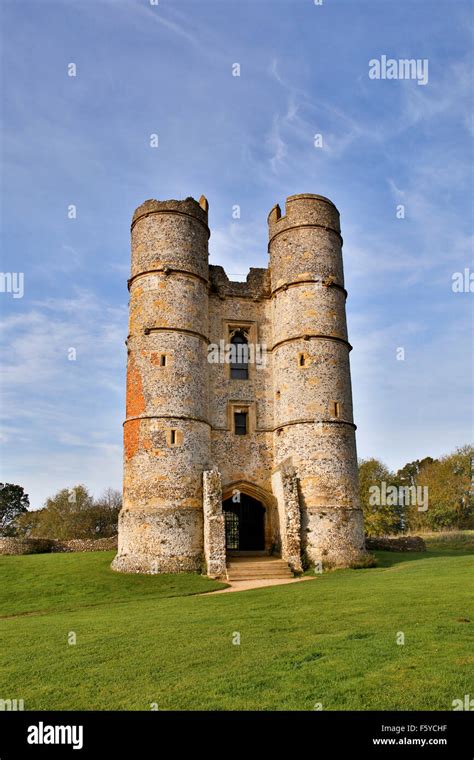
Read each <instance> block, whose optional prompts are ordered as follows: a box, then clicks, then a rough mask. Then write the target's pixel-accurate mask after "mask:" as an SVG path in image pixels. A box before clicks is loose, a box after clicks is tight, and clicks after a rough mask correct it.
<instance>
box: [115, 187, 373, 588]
mask: <svg viewBox="0 0 474 760" xmlns="http://www.w3.org/2000/svg"><path fill="white" fill-rule="evenodd" d="M268 225H269V257H270V261H269V267H268V269H261V268H260V269H257V268H252V269H250V272H249V274H248V276H247V281H246V282H233V281H230V280H229V278H228V277H227V275H226V273H225V271H224V269H223V268H222V267H220V266H210V265H209V262H208V240H209V235H210V233H209V227H208V203H207V200H206V199H205V198H204V197H203V196H202V197H201V198H200V200H199V202H197V201H196V200H194V199H193V198H186V200H183V201H178V200H169V201H156V200H149V201H146V202H145V203H143V204H142V205H141V206H139V207H138V208H137V210H136V211H135V213H134V215H133V220H132V233H131V234H132V269H131V277H130V280H129V290H130V322H129V335H128V339H127V350H128V367H127V408H126V419H125V423H124V494H123V508H122V511H121V513H120V518H119V544H118V553H117V556H116V558H115V560H114V562H113V565H112V566H113V568H114V569H115V570H119V571H123V572H142V573H154V572H157V573H160V572H165V573H166V572H190V571H199V570H201V569H202V568H203V567H205V568H206V570H205V571H206V572H207V573H208V574H209V575H212V576H220V575H223V574H224V573H225V563H226V550H229V548H230V541H231V538H230V536H231V535H233V534H232V533H231V530H235V520H237V521H238V529H237V530H238V531H241V532H242V531H243V530H244V527H243V526H244V518H245V519H246V520H247V521H249V522H248V524H249V525H252V526H253V527H252V530H254V531H255V525H256V524H257V523H258V519H259V518H258V519H257V517H256V515H257V512H254V513H252V505H257V506H258V510H259V514H260V512H261V514H262V515H263V522H264V524H263V527H262V536H263V538H262V542H263V543H262V546H261V547H260V546H259V548H261V549H262V550H263V551H264V552H267V553H274V554H280V555H281V556H282V558H283V559H284V560H286V561H287V562H288V564H289V565H290V567H291V568H292V569H293V570H294V571H297V572H298V571H300V570H301V567H302V558H303V557H304V558H305V559H306V561H307V562H309V563H315V562H322V563H323V565H327V566H349V565H351V564H354V563H357V562H359V561H360V560H361V559H362V557H363V556H364V555H365V546H364V529H363V519H362V512H361V509H360V505H359V497H358V474H357V455H356V444H355V425H354V423H353V415H352V392H351V380H350V368H349V352H350V350H351V346H350V344H349V342H348V338H347V328H346V316H345V300H346V297H347V293H346V290H345V288H344V277H343V265H342V251H341V249H342V238H341V234H340V224H339V213H338V211H337V209H336V207H335V206H334V204H333V203H332V202H331V201H329V200H328V199H327V198H324V197H322V196H320V195H313V194H305V195H293V196H290V197H289V198H287V201H286V211H285V214H284V215H282V214H281V211H280V207H279V206H278V205H276V206H274V208H273V209H272V211H271V212H270V215H269V218H268ZM236 336H243V338H244V342H245V343H246V344H247V347H248V349H249V351H250V359H249V360H248V362H247V363H246V365H245V366H246V368H247V369H246V372H247V375H246V376H245V377H241V376H236V373H235V372H234V370H233V369H232V368H233V366H235V365H233V364H232V363H229V361H228V360H227V359H225V358H222V360H220V359H219V360H216V358H215V357H216V356H217V355H219V356H221V355H222V356H223V354H222V349H223V348H225V347H228V346H231V345H232V341H235V340H236ZM252 349H254V354H253V356H252ZM219 351H221V353H220V354H219ZM237 374H238V372H237ZM239 420H240V422H239ZM242 420H245V422H244V423H242ZM242 424H244V429H243V431H242V429H241V428H238V425H242ZM239 430H240V432H239ZM242 432H243V434H242ZM237 433H239V434H237ZM240 494H244V495H245V497H246V500H247V501H246V504H250V507H248V508H247V509H248V511H247V512H246V513H245V514H244V511H241V512H240V513H239V512H238V509H237V511H236V509H234V508H233V504H232V502H233V501H236V502H237V503H238V501H239V499H240ZM223 504H224V510H227V511H225V513H224V511H223ZM226 505H230V507H227V506H226ZM232 510H233V512H234V513H235V514H233V513H232ZM242 510H243V507H242ZM235 515H237V517H236V516H235ZM245 515H246V517H245ZM227 520H229V522H227ZM232 521H234V522H232ZM232 526H234V528H232ZM249 530H250V529H249ZM239 535H240V534H239ZM256 535H257V534H256V533H254V534H252V533H251V531H250V533H249V538H248V541H252V540H254V541H257V538H255V536H256ZM252 536H253V538H252ZM232 540H233V539H232ZM226 542H227V543H229V545H228V546H226ZM242 545H243V543H242ZM251 546H253V544H251Z"/></svg>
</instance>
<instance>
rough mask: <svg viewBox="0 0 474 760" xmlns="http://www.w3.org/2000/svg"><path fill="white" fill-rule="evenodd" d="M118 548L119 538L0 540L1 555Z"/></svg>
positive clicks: (99, 550)
mask: <svg viewBox="0 0 474 760" xmlns="http://www.w3.org/2000/svg"><path fill="white" fill-rule="evenodd" d="M116 548H117V536H110V537H108V538H77V539H72V540H71V541H57V540H55V539H50V538H14V537H12V538H0V554H9V555H13V554H50V553H57V552H106V551H111V550H113V549H116Z"/></svg>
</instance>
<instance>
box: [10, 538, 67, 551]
mask: <svg viewBox="0 0 474 760" xmlns="http://www.w3.org/2000/svg"><path fill="white" fill-rule="evenodd" d="M55 543H56V542H55V541H52V540H50V539H48V538H13V537H12V538H0V554H45V553H48V552H51V551H52V550H53V546H54V544H55Z"/></svg>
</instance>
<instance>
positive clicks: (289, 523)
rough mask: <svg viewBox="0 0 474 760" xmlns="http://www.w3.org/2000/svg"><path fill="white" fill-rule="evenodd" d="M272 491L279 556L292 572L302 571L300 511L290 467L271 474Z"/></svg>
mask: <svg viewBox="0 0 474 760" xmlns="http://www.w3.org/2000/svg"><path fill="white" fill-rule="evenodd" d="M272 487H273V493H274V494H275V496H276V498H277V501H278V515H279V520H280V540H281V556H282V559H285V560H286V561H287V562H288V564H289V566H290V567H291V569H292V570H293V572H294V573H300V572H301V571H302V569H303V568H302V564H301V513H300V503H299V497H298V479H297V477H296V474H295V472H294V470H293V469H292V468H290V469H286V470H285V469H284V468H282V469H281V470H277V471H276V472H274V473H273V476H272Z"/></svg>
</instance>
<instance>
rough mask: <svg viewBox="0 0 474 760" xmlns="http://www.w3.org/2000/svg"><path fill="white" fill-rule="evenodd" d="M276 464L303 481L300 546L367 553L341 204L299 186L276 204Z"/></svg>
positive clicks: (338, 558)
mask: <svg viewBox="0 0 474 760" xmlns="http://www.w3.org/2000/svg"><path fill="white" fill-rule="evenodd" d="M268 222H269V237H270V242H269V253H270V272H271V290H272V320H273V384H274V401H275V406H274V408H275V412H274V426H275V432H274V467H275V468H281V469H284V468H285V467H288V466H291V468H292V470H294V471H295V472H296V475H297V477H298V480H299V490H300V493H299V498H300V506H301V512H302V526H301V528H302V547H303V549H304V550H305V551H306V553H307V555H308V558H309V559H310V560H311V561H312V562H318V561H321V562H323V563H326V564H328V565H340V566H342V565H348V564H351V563H352V562H354V561H357V560H358V559H359V558H360V557H361V555H362V554H363V553H364V551H365V549H364V530H363V518H362V512H361V509H360V505H359V495H358V471H357V454H356V443H355V425H354V423H353V417H352V392H351V379H350V367H349V351H350V349H351V346H350V345H349V343H348V340H347V328H346V315H345V299H346V295H347V293H346V291H345V289H344V276H343V266H342V252H341V248H342V238H341V234H340V224H339V212H338V210H337V208H336V207H335V206H334V204H333V203H332V202H331V201H330V200H328V199H327V198H324V197H322V196H320V195H309V194H305V195H293V196H290V197H289V198H288V199H287V201H286V213H285V215H284V216H282V215H281V212H280V208H279V206H275V207H274V208H273V209H272V211H271V212H270V215H269V218H268Z"/></svg>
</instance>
